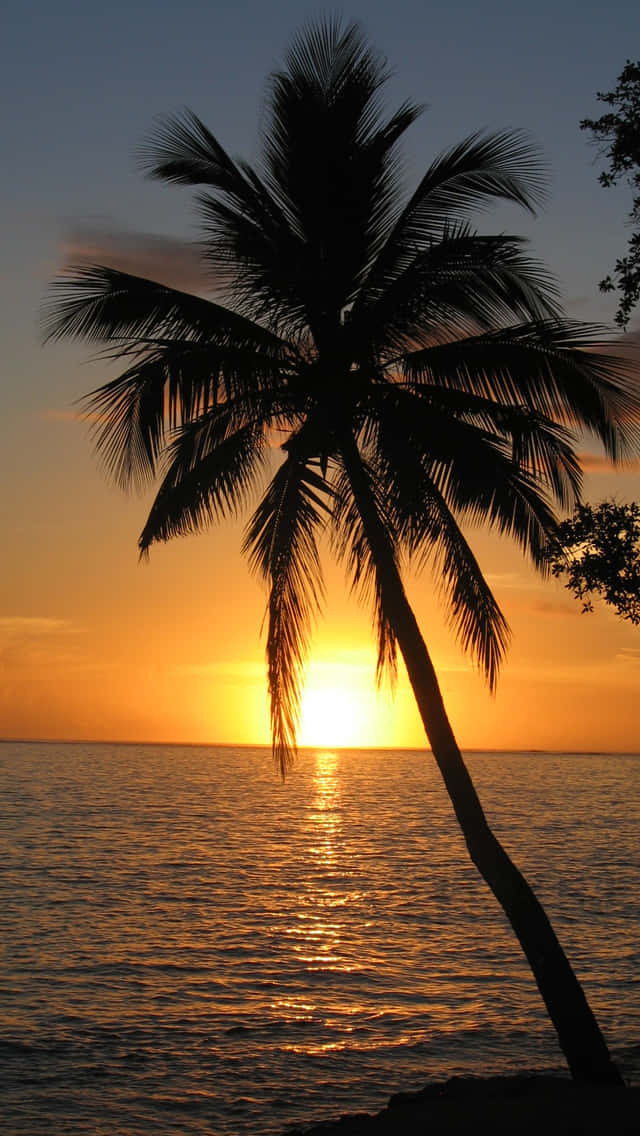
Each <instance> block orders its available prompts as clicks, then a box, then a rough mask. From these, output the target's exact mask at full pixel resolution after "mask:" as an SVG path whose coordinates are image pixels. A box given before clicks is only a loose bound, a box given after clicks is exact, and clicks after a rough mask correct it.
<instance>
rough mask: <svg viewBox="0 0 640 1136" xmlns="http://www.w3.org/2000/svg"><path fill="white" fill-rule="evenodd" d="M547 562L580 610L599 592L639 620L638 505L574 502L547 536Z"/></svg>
mask: <svg viewBox="0 0 640 1136" xmlns="http://www.w3.org/2000/svg"><path fill="white" fill-rule="evenodd" d="M548 558H549V564H550V566H551V571H552V573H553V575H554V576H557V577H561V578H564V577H566V580H565V587H567V588H568V589H569V590H570V591H571V592H573V594H574V596H575V597H576V598H577V599H579V600H581V601H582V610H583V611H585V612H591V611H593V604H592V602H591V597H592V596H594V595H598V596H600V597H601V598H602V599H603V600H604V601H605V603H608V604H610V605H611V606H612V607H613V608H614V609H615V611H616V612H617V613H618V615H619V616H621V617H622V619H628V620H629V621H630V622H631V623H633V624H636V625H637V624H639V623H640V505H637V504H635V503H632V504H629V505H623V504H618V503H617V502H616V501H602V502H601V503H600V504H599V505H596V506H593V505H579V506H578V507H577V509H576V510H575V512H574V514H573V516H572V517H570V518H569V520H566V521H563V522H562V524H560V525H559V526H558V530H557V535H556V536H555V537H554V538H553V539H552V540H551V541H550V543H549V549H548Z"/></svg>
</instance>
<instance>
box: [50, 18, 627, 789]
mask: <svg viewBox="0 0 640 1136" xmlns="http://www.w3.org/2000/svg"><path fill="white" fill-rule="evenodd" d="M386 79H387V70H386V66H385V64H384V61H383V60H381V59H380V58H379V57H378V56H377V55H376V54H375V53H374V52H373V51H372V50H371V48H370V47H369V46H368V45H367V43H366V41H365V40H364V38H363V36H362V33H361V32H360V30H359V28H358V26H357V25H349V26H348V27H346V28H344V29H343V28H342V27H341V26H340V25H339V24H338V23H336V22H333V23H332V22H330V23H321V24H317V25H313V26H310V27H309V28H307V29H306V31H305V32H303V33H302V34H301V35H299V36H298V37H297V38H296V39H294V41H293V44H292V46H291V48H290V50H289V52H288V54H287V56H286V59H285V63H284V66H283V67H282V69H281V70H278V71H276V72H275V73H274V74H273V76H272V78H271V84H270V91H269V105H268V115H267V118H266V124H265V129H264V132H263V146H262V156H261V160H260V162H259V164H258V165H257V166H256V167H255V168H254V167H252V166H250V165H249V164H247V163H246V162H244V161H236V160H233V159H232V158H230V157H229V156H228V154H227V153H226V152H225V150H224V149H223V148H222V146H221V145H220V143H219V142H218V141H217V140H216V138H215V137H214V136H213V135H212V134H211V133H210V132H209V131H208V130H207V128H206V127H205V126H204V125H203V123H202V122H201V121H200V120H199V119H198V118H197V117H196V116H195V115H194V114H192V113H191V112H185V113H183V114H181V115H177V116H174V117H170V118H167V119H165V120H162V121H161V122H159V124H158V125H157V126H156V129H155V131H154V133H153V134H152V135H151V137H150V139H149V141H148V143H147V145H146V146H145V149H144V151H143V155H142V157H143V161H144V164H145V166H146V168H147V171H148V172H149V174H150V175H151V176H152V177H155V178H160V179H163V180H165V181H169V182H174V183H176V184H180V185H198V186H201V187H203V189H201V191H200V193H199V196H198V204H199V208H200V211H201V216H202V221H203V226H204V236H205V242H206V243H205V248H206V258H207V261H208V263H209V266H210V268H211V271H212V273H213V276H214V279H215V281H216V286H217V288H218V290H219V292H220V293H221V294H222V297H223V303H214V302H212V301H209V300H205V299H202V298H199V297H196V296H193V295H188V294H185V293H181V292H178V291H176V290H174V289H171V288H169V287H165V286H162V285H159V284H156V283H153V282H152V281H149V280H146V279H142V278H140V277H137V276H133V275H128V274H126V273H123V272H119V271H116V270H114V269H112V268H106V267H101V266H91V267H87V266H82V265H81V266H78V267H75V268H71V269H70V270H69V271H68V272H66V273H65V274H64V275H63V276H62V277H61V278H60V279H59V280H58V281H57V282H55V283H54V285H53V291H52V295H51V302H50V305H49V308H48V311H47V325H48V326H47V330H48V334H49V336H51V337H52V338H57V337H62V336H76V337H80V338H83V339H85V340H88V341H98V342H99V343H102V344H105V345H106V354H107V355H108V356H109V357H111V358H114V357H115V358H116V359H119V360H122V361H123V362H124V364H125V367H126V369H125V370H124V371H123V373H122V374H121V375H120V376H119V377H118V378H116V379H114V380H113V381H111V382H108V383H107V384H106V385H104V386H102V387H100V388H99V389H98V390H96V391H94V392H93V394H91V395H90V396H88V399H87V406H88V408H89V409H90V410H91V411H92V412H97V419H98V424H97V426H96V427H95V440H96V443H97V446H98V449H99V450H100V451H101V452H102V455H103V456H104V459H105V461H106V464H107V466H108V467H109V469H110V471H111V472H112V474H113V476H114V477H115V479H116V481H117V482H118V483H119V484H120V485H122V486H123V487H126V486H129V485H130V484H132V483H134V482H138V483H139V482H144V481H145V480H147V479H149V478H155V477H156V476H158V475H160V478H161V481H160V486H159V489H158V493H157V496H156V498H155V501H154V503H153V506H152V508H151V511H150V514H149V517H148V519H147V522H146V524H145V526H144V529H143V531H142V535H141V537H140V549H141V552H142V553H146V552H147V551H148V549H149V548H150V546H151V545H152V544H153V543H154V542H155V541H164V540H168V539H169V538H170V537H172V536H176V535H180V534H183V533H189V532H194V531H199V530H201V529H202V528H203V527H205V526H206V525H208V524H209V523H210V522H213V521H215V520H217V519H218V518H220V517H222V516H224V515H226V514H229V513H233V512H236V511H238V510H241V509H243V508H244V507H245V505H246V504H247V501H248V500H249V499H250V498H251V496H252V494H254V493H255V492H256V491H259V489H260V486H261V485H262V487H263V495H262V497H261V499H260V501H259V504H258V505H257V508H256V509H255V512H254V513H253V516H252V517H251V519H250V521H249V524H248V527H247V530H246V538H245V549H246V551H247V553H248V554H249V558H250V562H251V565H252V566H253V568H254V569H255V570H256V571H257V572H259V573H260V574H261V575H262V576H264V578H265V580H266V581H267V583H268V589H269V599H268V620H267V626H268V631H267V660H268V673H269V689H270V697H271V719H272V731H273V746H274V753H275V755H276V757H277V759H278V761H279V762H280V764H281V767H282V769H283V770H284V768H285V766H286V764H287V762H288V760H289V758H290V756H291V754H292V752H293V750H294V748H295V733H296V724H297V718H298V708H299V692H300V687H301V682H302V677H303V667H304V662H305V657H306V653H307V650H308V640H309V628H310V624H311V621H312V618H313V616H314V614H315V613H316V611H317V610H318V608H319V607H320V605H321V602H322V595H323V583H322V573H321V566H320V560H319V554H318V537H319V534H320V533H321V531H323V530H324V529H327V528H328V530H329V531H330V533H331V535H332V537H333V540H334V545H335V548H336V550H337V552H338V554H339V555H340V556H341V557H342V558H343V559H344V561H345V563H346V565H347V567H348V570H349V573H350V576H351V579H352V581H353V583H354V585H355V586H357V587H358V588H361V589H363V590H364V592H365V593H366V594H368V595H370V597H371V599H372V602H373V605H374V609H375V618H376V623H377V636H378V669H379V672H380V673H382V671H383V670H384V669H385V668H387V667H389V668H391V671H392V672H393V670H394V667H395V657H396V633H397V629H396V627H395V625H394V620H393V618H392V617H391V616H390V613H389V610H388V606H387V605H386V604H385V599H384V585H383V579H382V567H381V555H382V554H381V550H380V547H378V548H376V539H375V536H374V535H373V534H372V527H371V523H370V522H371V519H372V518H375V520H376V523H377V524H378V529H379V532H380V533H381V534H383V535H382V536H381V537H380V539H381V540H383V541H384V555H386V556H387V558H388V562H389V563H393V564H394V565H395V567H396V568H399V567H400V566H401V564H402V563H403V562H404V561H406V559H407V558H413V559H414V560H416V561H417V562H418V563H420V562H422V561H424V560H426V559H429V558H430V559H431V560H432V563H433V566H434V567H435V568H436V570H437V572H438V573H439V574H440V577H441V580H442V585H443V588H444V591H445V593H446V599H447V604H448V610H449V612H450V616H451V621H452V623H453V625H454V627H455V629H456V631H457V635H458V637H459V639H460V642H461V644H462V646H463V647H464V648H465V649H469V650H470V651H471V652H472V654H473V655H474V657H475V658H476V660H477V662H478V663H479V665H480V666H481V668H482V669H483V671H484V673H485V675H486V677H487V679H488V681H489V683H490V685H491V686H494V684H495V682H496V677H497V673H498V667H499V664H500V661H501V659H502V657H503V655H504V651H505V647H506V644H507V639H508V628H507V625H506V622H505V619H504V617H503V615H502V614H501V612H500V610H499V608H498V606H497V604H496V601H495V599H494V597H493V595H492V594H491V591H490V589H489V587H488V586H487V584H486V582H485V580H484V579H483V576H482V574H481V572H480V569H479V567H478V564H477V562H476V560H475V558H474V556H473V553H472V551H471V549H470V547H469V545H468V543H467V541H466V539H465V537H464V535H463V532H462V530H461V527H460V525H461V523H476V522H483V523H487V524H488V525H490V526H492V527H493V528H494V529H496V530H498V531H500V532H502V533H508V534H510V535H511V536H513V537H514V538H515V539H516V540H517V541H518V542H519V544H520V545H521V546H522V548H523V549H524V550H525V551H526V552H527V553H528V554H530V556H531V557H532V559H533V561H534V563H536V564H537V565H539V566H541V567H542V566H543V565H544V557H543V554H544V548H545V542H546V540H547V535H548V534H549V533H550V531H551V530H552V529H553V526H554V505H559V506H561V507H563V508H565V507H570V506H572V505H573V504H574V502H575V501H576V499H577V498H578V496H579V492H580V484H581V480H580V468H579V465H578V461H577V458H576V453H575V450H574V441H575V431H576V430H577V429H586V430H587V431H590V432H591V433H593V434H595V435H596V436H597V437H598V438H599V439H600V440H601V442H602V444H603V445H604V447H605V449H606V451H607V453H608V454H609V455H610V456H611V457H612V458H614V459H617V458H619V457H621V456H623V455H624V454H625V452H627V451H628V450H629V448H630V447H631V445H632V444H633V442H634V435H633V432H632V427H631V425H630V423H631V422H632V412H633V411H634V410H635V409H636V408H637V396H636V393H635V391H634V389H633V387H632V384H631V381H630V378H629V376H628V374H626V373H625V371H624V370H623V367H622V364H621V363H620V362H619V361H616V360H614V359H613V358H611V357H608V356H607V355H606V354H603V353H601V351H598V350H595V349H594V339H595V336H596V329H593V328H591V327H586V326H584V325H579V324H575V323H572V322H570V321H568V320H566V319H564V318H563V317H562V315H561V312H560V309H559V306H558V298H557V292H556V289H555V287H554V285H553V283H552V282H551V280H550V279H549V277H548V275H547V274H546V272H545V271H544V270H543V269H542V268H541V267H540V265H539V264H537V263H536V262H535V261H534V260H532V259H531V258H530V257H529V256H528V254H527V251H526V247H525V244H524V242H523V241H522V240H521V239H519V238H518V237H515V236H511V235H505V234H501V235H497V236H486V235H482V234H480V233H478V232H477V231H476V229H475V228H473V226H472V225H471V223H470V221H469V216H470V215H471V214H472V213H473V212H474V211H477V210H478V209H480V208H482V207H483V206H486V205H487V204H488V203H491V201H493V200H502V201H509V202H515V203H517V204H518V205H520V206H522V207H524V208H525V209H528V210H530V211H533V210H534V209H535V207H536V206H537V205H538V204H539V202H540V199H541V195H542V186H543V179H542V175H541V167H540V163H539V161H538V158H537V156H536V154H535V152H534V151H533V149H532V147H531V145H530V143H529V142H528V141H527V139H526V137H525V136H523V135H522V134H521V133H519V132H513V131H503V132H500V133H493V134H489V133H482V134H473V135H471V136H469V137H468V138H466V139H465V140H464V141H462V142H461V143H459V144H458V145H456V146H454V147H453V148H452V149H450V150H449V151H447V152H446V153H444V154H442V155H441V156H440V157H438V158H437V159H436V160H435V161H434V162H433V163H432V165H431V166H430V167H429V168H428V170H427V171H426V173H425V174H424V176H423V177H422V178H421V180H420V181H419V183H418V185H417V186H416V187H415V189H414V190H413V192H411V193H410V194H407V193H406V192H405V191H404V187H403V178H402V165H401V161H400V157H399V153H398V143H399V141H400V139H401V138H402V136H403V134H404V133H405V131H406V130H407V128H408V127H409V126H410V125H411V123H413V122H414V120H415V119H416V117H417V116H418V114H419V113H420V108H419V107H418V106H417V105H415V104H414V103H410V102H405V103H403V105H402V106H400V107H399V109H398V110H397V111H396V112H395V113H394V114H392V115H390V116H389V115H387V114H386V113H385V111H384V108H383V105H382V102H381V90H382V88H383V86H384V83H385V81H386ZM587 346H590V347H591V350H589V351H588V352H585V350H584V348H585V347H587ZM274 439H277V440H278V441H279V442H281V449H282V456H283V459H282V461H281V463H280V464H279V465H278V466H277V468H276V469H275V472H274V471H273V461H272V458H271V455H272V454H273V440H274ZM265 479H266V480H267V482H268V483H267V484H266V489H265V488H264V484H265ZM365 501H366V502H367V503H368V504H367V508H366V509H365V513H366V512H367V510H368V517H369V520H367V517H366V516H365V515H364V513H363V502H365ZM376 531H378V530H376ZM382 558H383V559H384V557H382Z"/></svg>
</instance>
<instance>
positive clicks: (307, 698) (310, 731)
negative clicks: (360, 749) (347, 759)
mask: <svg viewBox="0 0 640 1136" xmlns="http://www.w3.org/2000/svg"><path fill="white" fill-rule="evenodd" d="M359 694H360V692H358V691H354V690H353V689H345V688H343V687H339V686H311V687H308V688H307V689H306V690H305V692H304V694H303V697H302V712H301V717H300V730H299V733H298V740H299V743H300V745H302V746H328V747H336V748H340V747H341V746H343V747H344V746H362V745H366V744H367V742H368V737H367V733H368V731H367V720H366V707H365V708H364V710H363V705H362V702H363V700H362V698H361V697H360V696H359Z"/></svg>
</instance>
